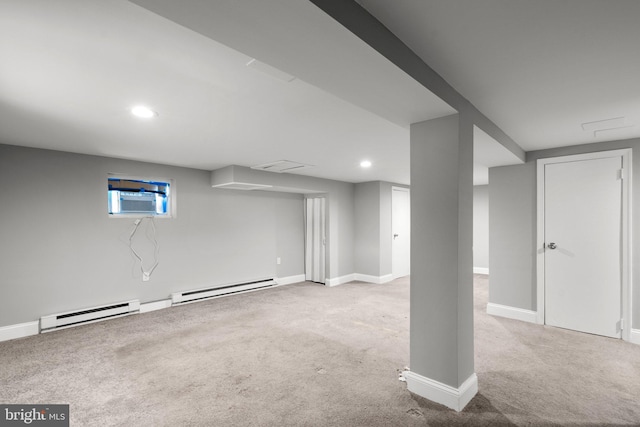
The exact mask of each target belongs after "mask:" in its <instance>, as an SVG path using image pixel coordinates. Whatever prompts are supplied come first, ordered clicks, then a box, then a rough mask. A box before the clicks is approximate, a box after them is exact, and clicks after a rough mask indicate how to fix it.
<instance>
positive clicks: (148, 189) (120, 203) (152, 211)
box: [108, 177, 171, 217]
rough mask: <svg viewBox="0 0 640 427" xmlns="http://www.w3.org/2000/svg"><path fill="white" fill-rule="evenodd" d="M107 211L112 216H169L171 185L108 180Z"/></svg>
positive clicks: (140, 181) (154, 182) (135, 180)
mask: <svg viewBox="0 0 640 427" xmlns="http://www.w3.org/2000/svg"><path fill="white" fill-rule="evenodd" d="M108 209H109V215H113V216H120V215H126V216H164V217H170V216H171V183H170V182H168V181H151V180H149V181H147V180H143V179H125V178H116V177H109V178H108Z"/></svg>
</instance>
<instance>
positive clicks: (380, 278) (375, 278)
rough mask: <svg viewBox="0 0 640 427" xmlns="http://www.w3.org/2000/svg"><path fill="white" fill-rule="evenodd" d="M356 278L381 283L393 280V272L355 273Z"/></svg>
mask: <svg viewBox="0 0 640 427" xmlns="http://www.w3.org/2000/svg"><path fill="white" fill-rule="evenodd" d="M354 276H355V280H358V281H360V282H367V283H375V284H377V285H381V284H383V283H387V282H390V281H392V280H393V274H385V275H384V276H370V275H368V274H360V273H355V274H354Z"/></svg>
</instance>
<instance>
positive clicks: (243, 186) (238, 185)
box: [212, 182, 273, 190]
mask: <svg viewBox="0 0 640 427" xmlns="http://www.w3.org/2000/svg"><path fill="white" fill-rule="evenodd" d="M212 187H214V188H226V189H228V190H264V189H267V188H271V187H273V186H272V185H264V184H251V183H248V182H225V183H223V184H216V185H212Z"/></svg>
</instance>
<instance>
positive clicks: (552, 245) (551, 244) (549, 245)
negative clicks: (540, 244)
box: [547, 242, 557, 249]
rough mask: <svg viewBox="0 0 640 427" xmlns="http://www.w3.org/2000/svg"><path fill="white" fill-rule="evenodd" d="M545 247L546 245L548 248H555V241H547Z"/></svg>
mask: <svg viewBox="0 0 640 427" xmlns="http://www.w3.org/2000/svg"><path fill="white" fill-rule="evenodd" d="M547 247H548V248H549V249H555V248H557V246H556V244H555V243H553V242H551V243H549V244H548V245H547Z"/></svg>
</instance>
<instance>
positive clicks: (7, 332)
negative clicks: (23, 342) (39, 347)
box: [0, 320, 40, 342]
mask: <svg viewBox="0 0 640 427" xmlns="http://www.w3.org/2000/svg"><path fill="white" fill-rule="evenodd" d="M39 333H40V321H38V320H36V321H33V322H26V323H18V324H16V325H9V326H2V327H0V342H1V341H9V340H14V339H16V338H24V337H28V336H30V335H38V334H39Z"/></svg>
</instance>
